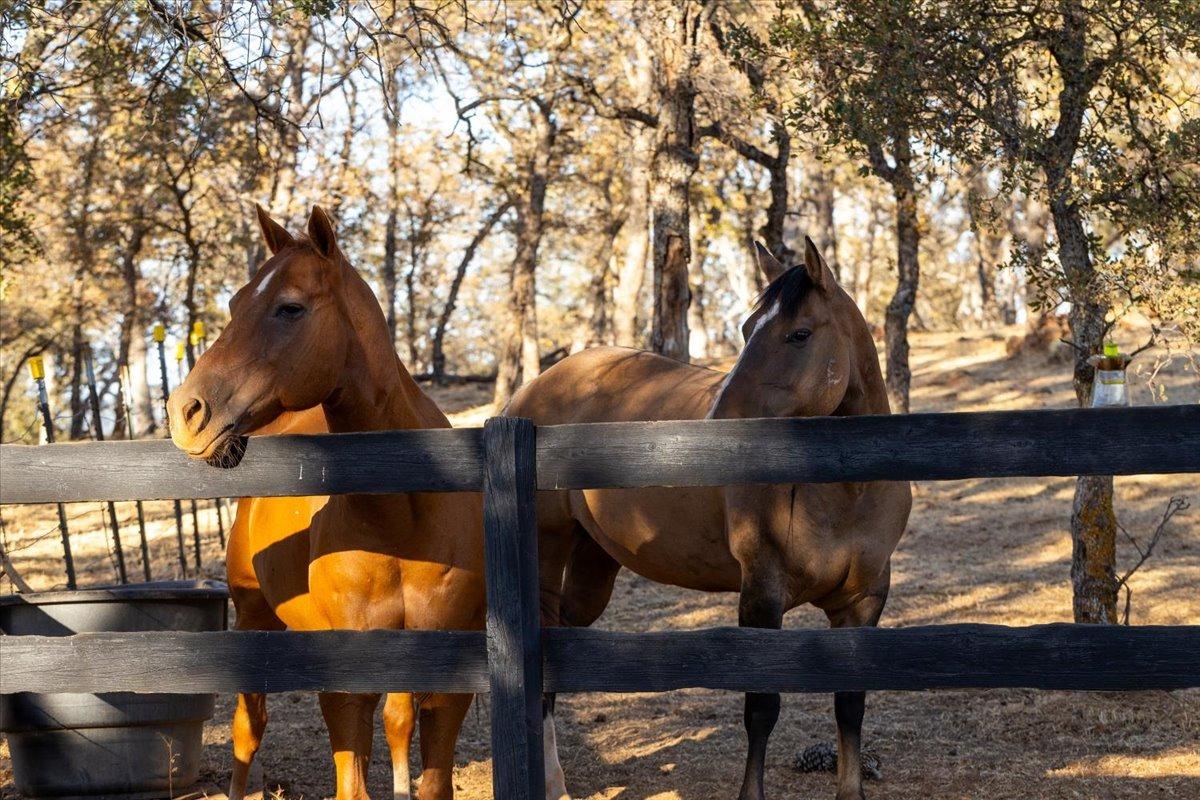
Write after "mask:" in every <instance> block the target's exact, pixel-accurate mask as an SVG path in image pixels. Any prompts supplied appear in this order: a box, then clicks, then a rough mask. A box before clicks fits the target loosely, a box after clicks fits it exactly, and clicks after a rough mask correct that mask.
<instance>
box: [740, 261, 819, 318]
mask: <svg viewBox="0 0 1200 800" xmlns="http://www.w3.org/2000/svg"><path fill="white" fill-rule="evenodd" d="M812 288H813V282H812V278H810V277H809V276H808V269H807V268H806V267H804V265H800V266H796V267H792V268H791V269H789V270H788V271H787V272H785V273H783V274H782V275H780V276H779V277H778V278H776V279H775V280H773V281H771V285H770V286H768V287H767V288H766V289H763V293H762V294H761V295H759V298H758V302H757V303H755V305H754V310H755V311H758V310H759V309H764V308H771V307H772V306H774V305H775V304H776V303H779V304H780V305H779V310H780V312H782V313H783V315H784V316H787V317H790V316H793V315H795V314H796V312H798V311H799V310H800V304H801V303H803V302H804V298H805V297H807V296H808V293H809V291H810V290H811V289H812Z"/></svg>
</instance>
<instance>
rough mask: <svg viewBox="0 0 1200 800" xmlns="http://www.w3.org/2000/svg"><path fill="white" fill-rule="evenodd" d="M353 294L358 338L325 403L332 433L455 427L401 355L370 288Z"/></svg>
mask: <svg viewBox="0 0 1200 800" xmlns="http://www.w3.org/2000/svg"><path fill="white" fill-rule="evenodd" d="M354 278H355V280H357V281H358V282H360V283H361V279H359V278H357V276H354ZM347 294H348V295H349V296H350V298H351V300H350V302H351V303H353V304H354V305H353V307H352V308H350V310H349V315H350V319H351V322H352V324H353V329H354V335H353V337H352V339H351V342H352V344H351V352H350V358H349V359H348V360H347V364H346V366H345V367H344V369H345V370H346V374H344V375H343V376H342V381H341V382H340V384H339V391H338V392H337V393H336V394H335V396H334V397H333V398H331V399H330V400H328V401H326V402H325V404H324V405H325V416H326V417H327V418H328V420H329V429H330V430H331V431H332V432H334V433H346V432H351V431H378V430H397V429H412V428H448V427H450V423H449V421H448V420H447V419H446V416H445V415H444V414H443V413H442V412H441V410H440V409H438V407H437V405H436V404H435V403H434V402H433V401H432V400H430V399H429V397H428V396H427V395H426V394H425V393H424V392H423V391H421V387H419V386H417V382H416V381H415V380H413V377H412V375H410V374H409V372H408V370H407V369H405V367H404V364H402V363H401V362H400V359H399V358H398V357H397V356H396V351H395V349H393V346H392V342H391V335H390V333H389V331H388V327H387V323H386V322H385V321H384V318H383V314H382V312H381V311H380V310H379V306H378V303H377V302H376V300H375V297H374V295H373V294H371V292H370V289H369V288H367V286H366V284H365V283H363V284H362V285H361V286H357V285H355V286H353V287H351V291H350V292H348V293H347Z"/></svg>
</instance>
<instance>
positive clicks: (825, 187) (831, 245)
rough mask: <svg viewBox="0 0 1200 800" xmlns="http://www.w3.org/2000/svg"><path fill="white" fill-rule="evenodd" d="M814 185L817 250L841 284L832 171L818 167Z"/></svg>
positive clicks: (842, 278) (824, 167) (835, 197)
mask: <svg viewBox="0 0 1200 800" xmlns="http://www.w3.org/2000/svg"><path fill="white" fill-rule="evenodd" d="M813 179H814V181H813V182H814V183H815V185H814V186H813V187H812V192H813V195H812V198H813V205H814V206H815V211H816V217H817V248H818V249H819V250H820V251H821V255H822V256H824V257H825V263H827V264H828V265H829V269H831V270H832V271H833V274H834V277H836V278H837V280H838V283H842V282H843V280H844V276H843V275H842V268H841V264H840V262H839V261H838V252H837V250H838V246H837V228H835V227H834V221H833V209H834V204H835V201H836V199H837V196H836V194H835V193H834V191H833V171H832V170H831V169H829V168H828V167H826V166H825V165H823V164H822V165H820V166H819V167H818V169H817V171H816V174H814V175H813Z"/></svg>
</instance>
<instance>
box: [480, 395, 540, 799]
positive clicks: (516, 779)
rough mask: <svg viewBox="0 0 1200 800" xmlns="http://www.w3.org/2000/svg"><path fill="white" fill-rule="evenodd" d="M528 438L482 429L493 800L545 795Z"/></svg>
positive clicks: (526, 427) (516, 425)
mask: <svg viewBox="0 0 1200 800" xmlns="http://www.w3.org/2000/svg"><path fill="white" fill-rule="evenodd" d="M534 436H535V428H534V426H533V423H532V422H530V421H529V420H527V419H514V418H510V417H497V418H493V419H489V420H488V421H487V422H486V423H485V424H484V426H483V448H484V455H485V458H486V460H487V463H486V465H485V472H484V481H483V519H484V554H485V557H486V565H485V568H484V574H485V576H486V578H487V606H488V608H487V644H488V647H487V649H488V673H489V679H490V683H491V695H492V791H493V796H494V797H496V798H497V799H498V800H501V799H502V800H540V798H541V797H542V796H543V795H544V793H545V789H544V788H543V783H544V779H545V775H544V768H543V765H542V638H541V617H540V612H539V610H538V608H539V607H538V560H537V524H536V514H535V510H534V486H535V484H536V475H535V471H536V467H535V459H534V455H535V453H534Z"/></svg>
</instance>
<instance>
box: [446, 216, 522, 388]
mask: <svg viewBox="0 0 1200 800" xmlns="http://www.w3.org/2000/svg"><path fill="white" fill-rule="evenodd" d="M510 207H511V204H510V203H508V202H504V203H501V204H500V206H499V207H498V208H497V209H496V210H495V211H493V212H492V213H491V215H490V216H489V217H488V218H487V219H486V220H485V221H484V223H483V225H482V226H481V227H480V228H479V230H478V231H476V232H475V236H474V237H473V238H472V239H471V241H470V243H469V244H468V245H467V249H466V250H464V251H463V254H462V258H461V259H459V262H458V268H457V269H455V271H454V279H453V280H451V281H450V290H449V291H448V292H447V294H446V304H445V305H444V306H442V313H441V315H440V316H439V317H438V321H437V326H436V327H435V328H434V330H433V343H432V346H431V348H430V359H429V360H430V368H431V370H432V372H433V378H434V380H435V381H437V382H438V383H439V384H444V383H445V382H446V350H445V342H446V328H447V327H449V325H450V315H451V314H453V313H454V307H455V305H456V304H457V303H458V292H459V290H460V289H461V288H462V282H463V278H465V277H466V275H467V268H468V267H470V266H471V261H472V260H474V258H475V251H477V250H478V249H479V246H480V244H482V243H483V240H484V239H486V238H487V236H488V234H489V233H491V231H492V228H493V227H495V225H496V223H497V222H498V221H499V220H500V218H501V217H502V216H504V214H505V213H507V211H508V209H509V208H510Z"/></svg>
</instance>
